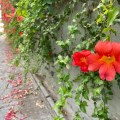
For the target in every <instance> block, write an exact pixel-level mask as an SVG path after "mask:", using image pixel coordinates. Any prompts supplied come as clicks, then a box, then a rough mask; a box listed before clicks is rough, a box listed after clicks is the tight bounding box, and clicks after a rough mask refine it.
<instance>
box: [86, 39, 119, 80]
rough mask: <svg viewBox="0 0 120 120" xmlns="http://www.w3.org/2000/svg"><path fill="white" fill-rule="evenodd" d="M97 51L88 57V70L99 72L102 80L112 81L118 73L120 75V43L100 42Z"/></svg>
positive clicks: (96, 47)
mask: <svg viewBox="0 0 120 120" xmlns="http://www.w3.org/2000/svg"><path fill="white" fill-rule="evenodd" d="M95 51H96V53H93V54H90V55H89V56H88V59H87V60H88V63H89V66H88V70H90V71H97V70H99V76H100V78H101V79H102V80H105V79H106V80H107V81H112V80H113V79H114V78H115V75H116V72H117V73H120V43H118V42H108V41H105V42H103V41H99V42H98V43H97V44H96V46H95Z"/></svg>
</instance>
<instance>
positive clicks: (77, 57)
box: [72, 50, 91, 72]
mask: <svg viewBox="0 0 120 120" xmlns="http://www.w3.org/2000/svg"><path fill="white" fill-rule="evenodd" d="M90 54H91V52H90V51H89V50H82V51H81V52H75V53H74V54H73V55H72V57H73V63H72V65H73V66H79V67H80V69H81V71H83V72H88V63H87V57H88V56H89V55H90Z"/></svg>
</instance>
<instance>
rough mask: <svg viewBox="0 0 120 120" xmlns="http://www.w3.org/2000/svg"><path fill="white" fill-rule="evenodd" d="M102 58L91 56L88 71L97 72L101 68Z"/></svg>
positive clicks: (88, 59) (96, 55)
mask: <svg viewBox="0 0 120 120" xmlns="http://www.w3.org/2000/svg"><path fill="white" fill-rule="evenodd" d="M99 58H100V56H99V55H98V54H90V55H89V56H88V57H87V61H88V70H90V71H96V70H98V69H99V67H100V66H101V64H102V63H101V62H100V61H99Z"/></svg>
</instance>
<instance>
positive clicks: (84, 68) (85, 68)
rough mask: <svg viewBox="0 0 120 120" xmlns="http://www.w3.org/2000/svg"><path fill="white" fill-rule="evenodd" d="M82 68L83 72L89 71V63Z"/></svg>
mask: <svg viewBox="0 0 120 120" xmlns="http://www.w3.org/2000/svg"><path fill="white" fill-rule="evenodd" d="M80 70H81V71H82V72H88V66H87V65H85V66H80Z"/></svg>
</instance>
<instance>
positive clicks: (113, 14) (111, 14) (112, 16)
mask: <svg viewBox="0 0 120 120" xmlns="http://www.w3.org/2000/svg"><path fill="white" fill-rule="evenodd" d="M118 14H119V8H118V7H114V8H113V9H111V10H110V11H109V12H108V19H107V23H108V25H109V26H110V25H112V24H113V22H114V21H115V19H116V17H117V15H118Z"/></svg>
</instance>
